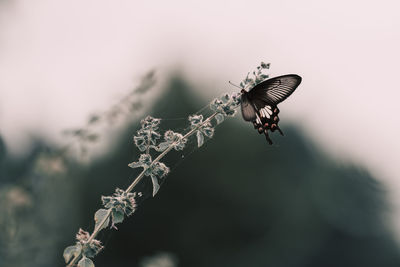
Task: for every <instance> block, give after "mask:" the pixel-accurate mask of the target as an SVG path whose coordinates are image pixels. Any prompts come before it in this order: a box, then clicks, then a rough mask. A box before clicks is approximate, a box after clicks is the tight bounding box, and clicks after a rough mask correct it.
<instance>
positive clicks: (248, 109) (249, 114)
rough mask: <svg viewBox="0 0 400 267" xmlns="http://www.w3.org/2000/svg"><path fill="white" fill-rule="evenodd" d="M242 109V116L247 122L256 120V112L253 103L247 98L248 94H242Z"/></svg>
mask: <svg viewBox="0 0 400 267" xmlns="http://www.w3.org/2000/svg"><path fill="white" fill-rule="evenodd" d="M241 109H242V116H243V119H244V120H245V121H253V120H255V119H256V110H255V109H254V106H253V105H252V103H251V101H250V100H249V98H248V97H247V94H242V97H241Z"/></svg>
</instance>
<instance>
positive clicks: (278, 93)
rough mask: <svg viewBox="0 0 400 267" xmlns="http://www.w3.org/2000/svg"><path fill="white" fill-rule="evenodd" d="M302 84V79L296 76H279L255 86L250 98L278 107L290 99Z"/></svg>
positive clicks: (250, 92)
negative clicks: (277, 105)
mask: <svg viewBox="0 0 400 267" xmlns="http://www.w3.org/2000/svg"><path fill="white" fill-rule="evenodd" d="M300 83H301V77H300V76H298V75H296V74H288V75H283V76H278V77H275V78H272V79H269V80H266V81H264V82H261V83H259V84H257V85H256V86H254V87H253V88H252V89H251V90H250V91H249V92H248V94H249V96H248V97H249V98H250V99H254V100H255V99H258V100H263V101H264V102H266V103H270V104H275V105H276V104H278V103H280V102H282V101H283V100H285V99H286V98H288V97H289V96H290V95H291V94H292V93H293V92H294V90H296V88H297V87H298V86H299V84H300Z"/></svg>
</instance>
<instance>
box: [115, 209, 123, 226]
mask: <svg viewBox="0 0 400 267" xmlns="http://www.w3.org/2000/svg"><path fill="white" fill-rule="evenodd" d="M123 220H124V212H123V211H121V210H115V209H113V211H112V223H113V224H117V223H122V222H123Z"/></svg>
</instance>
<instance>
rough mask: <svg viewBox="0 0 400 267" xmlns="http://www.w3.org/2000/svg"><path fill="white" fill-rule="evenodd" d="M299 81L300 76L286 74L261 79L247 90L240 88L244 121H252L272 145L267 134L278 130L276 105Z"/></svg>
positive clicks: (280, 131)
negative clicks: (261, 80)
mask: <svg viewBox="0 0 400 267" xmlns="http://www.w3.org/2000/svg"><path fill="white" fill-rule="evenodd" d="M300 83H301V77H300V76H298V75H296V74H288V75H283V76H279V77H275V78H272V79H269V80H266V81H263V82H261V83H259V84H257V85H256V86H254V87H253V88H251V89H250V90H249V91H248V92H247V91H246V90H244V89H242V96H241V100H242V101H241V102H242V104H241V107H242V116H243V119H244V120H245V121H252V122H253V125H254V128H255V129H257V130H258V132H259V133H260V134H262V133H264V134H265V137H266V138H267V141H268V143H269V144H270V145H272V140H271V139H270V138H269V136H268V130H271V131H272V132H275V130H278V131H279V133H280V134H281V135H283V132H282V130H281V129H280V128H279V126H278V122H279V118H278V113H279V109H278V107H277V105H278V104H279V103H280V102H282V101H283V100H285V99H286V98H288V96H290V95H291V94H292V93H293V92H294V90H296V88H297V86H299V84H300Z"/></svg>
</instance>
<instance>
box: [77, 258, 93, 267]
mask: <svg viewBox="0 0 400 267" xmlns="http://www.w3.org/2000/svg"><path fill="white" fill-rule="evenodd" d="M78 267H94V263H93V261H92V260H91V259H88V258H86V257H85V256H83V257H82V259H81V260H80V261H79V262H78Z"/></svg>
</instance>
